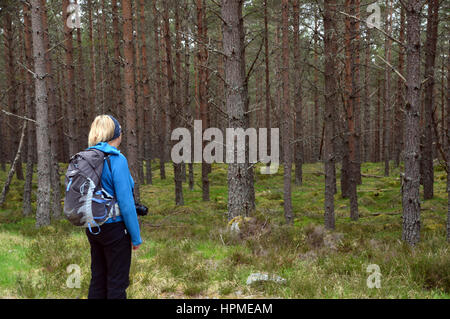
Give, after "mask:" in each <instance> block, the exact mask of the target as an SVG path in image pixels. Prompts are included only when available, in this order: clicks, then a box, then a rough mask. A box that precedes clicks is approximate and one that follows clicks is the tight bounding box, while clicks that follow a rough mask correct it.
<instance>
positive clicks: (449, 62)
mask: <svg viewBox="0 0 450 319" xmlns="http://www.w3.org/2000/svg"><path fill="white" fill-rule="evenodd" d="M446 108H447V116H446V119H447V130H446V135H447V194H448V200H447V203H448V204H447V241H448V242H449V243H450V47H449V48H448V52H447V105H446Z"/></svg>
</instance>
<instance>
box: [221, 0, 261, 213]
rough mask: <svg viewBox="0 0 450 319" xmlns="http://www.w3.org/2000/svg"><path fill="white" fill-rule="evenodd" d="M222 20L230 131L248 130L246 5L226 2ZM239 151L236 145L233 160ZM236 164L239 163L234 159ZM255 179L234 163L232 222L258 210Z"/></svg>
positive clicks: (231, 166) (243, 165)
mask: <svg viewBox="0 0 450 319" xmlns="http://www.w3.org/2000/svg"><path fill="white" fill-rule="evenodd" d="M221 16H222V20H223V22H224V24H223V27H222V30H223V51H224V55H225V61H224V62H225V81H226V94H225V96H226V109H227V114H228V118H229V122H228V125H229V127H230V128H242V129H244V130H245V129H247V127H248V115H247V114H246V113H245V111H246V105H247V100H248V91H247V85H246V83H245V45H244V41H245V35H244V25H243V19H242V1H240V0H222V6H221ZM236 152H237V149H236V145H234V149H233V152H232V154H233V157H234V154H236ZM234 160H235V159H234ZM251 184H253V178H252V175H251V174H250V163H249V162H248V157H246V160H245V163H236V162H235V161H233V162H232V163H230V164H229V165H228V218H229V219H232V218H234V217H236V216H239V215H241V216H248V215H249V214H250V212H251V210H252V209H253V208H254V202H252V199H253V198H254V194H251V192H252V190H253V188H252V185H251Z"/></svg>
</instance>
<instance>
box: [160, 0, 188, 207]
mask: <svg viewBox="0 0 450 319" xmlns="http://www.w3.org/2000/svg"><path fill="white" fill-rule="evenodd" d="M164 40H165V47H166V63H167V88H168V93H169V117H170V129H171V130H172V131H173V130H175V129H176V128H177V126H178V119H177V112H180V109H178V107H179V106H180V105H179V104H178V103H177V102H178V101H175V96H174V95H175V93H174V89H175V80H174V77H173V70H172V43H171V41H170V25H169V5H168V3H167V1H165V2H164ZM172 144H175V141H173V142H172ZM173 171H174V182H175V204H176V205H178V206H181V205H184V199H183V178H182V169H181V163H173Z"/></svg>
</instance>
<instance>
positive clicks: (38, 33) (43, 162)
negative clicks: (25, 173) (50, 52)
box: [30, 0, 51, 227]
mask: <svg viewBox="0 0 450 319" xmlns="http://www.w3.org/2000/svg"><path fill="white" fill-rule="evenodd" d="M30 2H31V26H32V30H33V56H34V73H35V74H36V76H35V79H34V85H35V86H34V89H35V98H36V140H37V150H38V152H37V154H38V165H37V166H38V190H37V210H36V227H41V226H45V225H49V224H50V202H51V201H50V192H51V184H50V170H51V167H50V165H51V164H50V137H49V127H48V105H47V85H46V83H45V82H46V81H45V74H46V73H47V72H46V68H45V50H44V39H43V28H42V20H41V10H42V7H41V4H40V0H31V1H30Z"/></svg>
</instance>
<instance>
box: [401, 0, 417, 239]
mask: <svg viewBox="0 0 450 319" xmlns="http://www.w3.org/2000/svg"><path fill="white" fill-rule="evenodd" d="M421 7H422V2H421V1H420V0H409V1H408V2H407V4H406V8H405V9H406V26H407V27H406V46H407V47H406V68H407V71H406V105H405V122H404V123H405V127H407V128H408V129H407V130H405V134H404V145H405V172H404V176H403V185H402V204H403V228H402V229H403V231H402V239H403V240H405V241H406V242H407V243H408V244H410V245H412V246H414V245H415V244H417V243H418V242H419V239H420V198H419V187H420V174H419V163H420V148H419V144H420V138H419V134H420V132H419V121H420V119H419V114H420V113H419V111H420V11H421Z"/></svg>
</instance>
